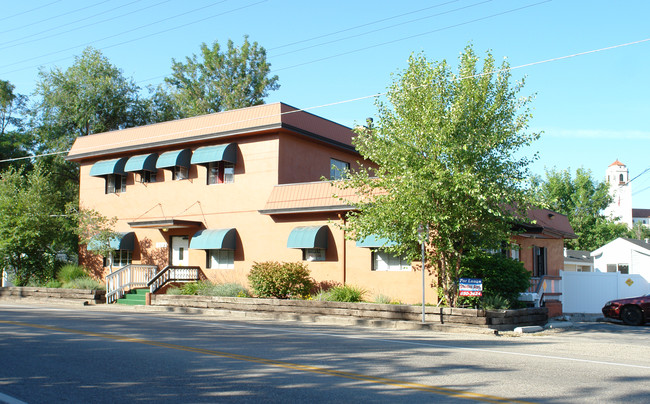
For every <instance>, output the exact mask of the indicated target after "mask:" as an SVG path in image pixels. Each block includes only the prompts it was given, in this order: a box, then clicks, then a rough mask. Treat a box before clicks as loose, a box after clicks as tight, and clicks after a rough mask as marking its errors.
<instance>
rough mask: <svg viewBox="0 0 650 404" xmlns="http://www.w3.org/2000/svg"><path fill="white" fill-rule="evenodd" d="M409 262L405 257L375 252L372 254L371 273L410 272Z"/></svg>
mask: <svg viewBox="0 0 650 404" xmlns="http://www.w3.org/2000/svg"><path fill="white" fill-rule="evenodd" d="M410 270H411V262H410V261H408V260H407V259H406V257H405V256H397V255H393V254H391V253H389V252H386V251H382V250H376V251H373V252H372V271H410Z"/></svg>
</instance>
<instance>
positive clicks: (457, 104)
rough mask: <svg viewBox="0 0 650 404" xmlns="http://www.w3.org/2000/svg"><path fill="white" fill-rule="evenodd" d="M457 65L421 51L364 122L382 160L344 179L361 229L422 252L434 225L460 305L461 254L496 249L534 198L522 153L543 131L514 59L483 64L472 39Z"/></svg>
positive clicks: (353, 221) (446, 276)
mask: <svg viewBox="0 0 650 404" xmlns="http://www.w3.org/2000/svg"><path fill="white" fill-rule="evenodd" d="M459 62H460V63H459V69H458V73H457V74H455V73H454V72H453V71H452V69H451V68H450V67H449V66H448V64H447V63H446V62H445V61H442V62H439V63H432V62H429V61H428V60H427V59H426V58H425V56H424V55H422V54H419V55H412V56H411V57H410V58H409V66H408V68H407V69H406V70H405V71H402V72H400V73H399V74H397V75H395V76H394V81H393V84H392V85H391V86H390V88H389V90H388V92H387V99H388V102H382V101H378V102H377V109H378V111H377V116H378V121H377V123H376V126H374V127H370V128H365V129H362V130H359V131H358V136H357V137H356V139H355V146H356V147H357V149H358V150H359V152H360V153H361V154H362V155H363V157H364V158H366V159H368V160H370V161H372V162H373V163H376V164H377V166H378V168H376V169H373V168H368V167H366V168H362V169H361V170H359V171H358V172H356V173H352V174H351V175H350V180H349V181H345V182H343V183H342V185H341V186H343V187H346V188H354V189H356V190H357V192H358V193H359V194H360V195H361V199H362V201H361V202H360V203H356V205H357V207H358V210H357V211H356V212H352V213H350V215H349V220H348V222H347V227H348V228H349V230H350V231H351V233H352V234H353V235H354V237H356V238H357V239H359V238H365V237H367V236H369V235H372V234H374V235H378V236H380V237H385V238H388V239H390V240H393V241H395V242H397V243H398V244H397V245H396V246H394V247H390V248H389V250H390V251H392V252H394V253H396V254H403V253H407V254H409V255H410V257H411V258H415V259H416V258H417V256H418V253H417V252H418V249H417V246H418V245H419V242H420V238H419V235H418V228H419V227H421V228H426V229H428V235H427V237H426V242H427V244H428V249H427V260H428V262H431V263H432V270H434V271H435V273H436V274H437V276H438V284H439V286H440V287H442V289H443V291H444V295H445V297H446V299H447V300H448V302H449V303H450V304H451V305H455V302H456V297H457V281H458V276H459V269H460V263H461V257H462V256H463V255H464V254H465V253H466V252H467V251H468V249H470V248H471V247H486V248H494V247H496V246H498V245H499V243H500V242H502V241H504V240H507V239H508V238H509V236H510V229H511V225H512V221H513V220H515V216H516V214H517V212H516V211H517V209H516V208H517V207H522V208H523V207H525V206H526V197H525V195H526V193H525V190H524V187H523V183H524V181H525V179H526V178H527V175H528V168H527V167H528V164H529V162H530V161H531V159H530V158H527V157H515V155H514V154H515V152H516V151H518V150H519V149H520V148H522V147H524V146H527V145H529V144H530V143H531V142H532V141H534V140H535V139H537V138H538V134H534V133H527V132H526V128H527V122H528V119H529V117H530V114H529V110H528V107H527V105H528V103H529V102H530V100H531V98H530V97H522V98H518V96H517V94H518V93H519V91H520V90H521V89H522V86H523V81H521V82H517V83H515V84H514V85H511V83H510V73H509V71H508V70H506V69H507V67H508V65H507V63H505V62H504V63H503V64H502V65H501V68H498V67H497V66H496V65H495V62H494V58H493V56H492V55H491V54H490V53H489V52H488V53H487V54H486V57H485V58H484V62H483V67H482V68H481V67H479V57H478V56H477V55H476V54H475V52H474V50H473V49H472V47H471V46H468V47H467V48H466V49H465V51H464V52H463V53H462V54H461V56H460V59H459Z"/></svg>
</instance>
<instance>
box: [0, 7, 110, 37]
mask: <svg viewBox="0 0 650 404" xmlns="http://www.w3.org/2000/svg"><path fill="white" fill-rule="evenodd" d="M110 1H111V0H103V1H100V2H99V3H95V4H91V5H89V6H86V7H82V8H77V9H74V10H71V11H66V12H65V13H62V14H58V15H53V16H49V17H47V18H44V19H42V20H39V21H32V22H30V23H28V24H21V25H20V26H19V27H16V28H10V29H8V30H6V31H0V34H6V33H7V32H11V31H16V30H21V29H23V28H27V27H31V26H33V25H37V24H41V23H44V22H46V21H51V20H54V19H57V18H59V17H64V16H66V15H70V14H74V13H77V12H79V11H83V10H87V9H89V8H93V7H96V6H98V5H100V4H104V3H108V2H110Z"/></svg>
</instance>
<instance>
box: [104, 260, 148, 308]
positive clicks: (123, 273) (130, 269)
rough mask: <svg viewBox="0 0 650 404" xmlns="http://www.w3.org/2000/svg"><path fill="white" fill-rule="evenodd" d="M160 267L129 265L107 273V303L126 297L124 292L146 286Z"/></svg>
mask: <svg viewBox="0 0 650 404" xmlns="http://www.w3.org/2000/svg"><path fill="white" fill-rule="evenodd" d="M157 269H158V267H157V266H155V265H134V264H131V265H127V266H125V267H122V268H120V269H118V270H117V271H115V272H113V273H110V274H108V275H106V303H113V302H115V301H116V300H117V299H120V298H122V297H124V292H125V291H127V290H130V289H134V288H137V287H141V288H143V287H146V286H147V283H148V282H149V280H150V279H151V278H152V277H153V276H154V274H155V273H156V270H157Z"/></svg>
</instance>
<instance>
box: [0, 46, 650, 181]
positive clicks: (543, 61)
mask: <svg viewBox="0 0 650 404" xmlns="http://www.w3.org/2000/svg"><path fill="white" fill-rule="evenodd" d="M645 42H650V38H645V39H640V40H637V41H632V42H627V43H622V44H618V45H612V46H607V47H603V48H598V49H592V50H589V51H584V52H578V53H573V54H570V55H565V56H558V57H554V58H550V59H545V60H540V61H536V62H530V63H525V64H521V65H517V66H511V67H506V68H503V69H496V70H494V71H490V72H481V73H477V74H474V75H471V76H461V77H458V78H457V80H467V79H471V78H477V77H482V76H486V75H492V74H499V73H504V72H508V71H512V70H517V69H522V68H526V67H530V66H536V65H540V64H545V63H552V62H557V61H561V60H566V59H570V58H575V57H579V56H585V55H589V54H593V53H597V52H604V51H609V50H613V49H618V48H622V47H626V46H633V45H639V44H642V43H645ZM429 85H431V84H430V83H425V84H422V85H421V86H417V87H414V88H419V87H425V86H429ZM386 94H387V92H380V93H375V94H371V95H365V96H361V97H356V98H351V99H347V100H341V101H336V102H331V103H327V104H321V105H317V106H312V107H308V108H299V109H295V110H292V111H286V112H281V113H278V114H271V115H267V116H262V117H255V118H248V119H243V120H240V121H235V122H228V123H225V124H219V125H210V126H205V127H201V128H192V129H189V130H186V131H178V132H175V133H165V134H163V135H155V136H149V137H146V138H138V140H139V141H142V140H151V139H156V138H159V137H166V136H170V135H179V134H183V133H185V132H194V131H198V130H204V129H217V128H219V127H221V126H225V125H233V124H237V123H245V122H250V121H253V120H260V119H268V118H273V117H277V116H283V115H288V114H294V113H298V112H308V111H311V110H314V109H320V108H325V107H331V106H335V105H341V104H346V103H350V102H356V101H361V100H365V99H370V98H376V97H380V96H383V95H386ZM90 136H92V135H90ZM127 142H129V141H123V142H114V143H107V144H105V145H104V146H119V145H120V144H123V143H127ZM81 150H83V149H81ZM68 152H70V149H69V150H66V151H60V152H51V153H46V154H41V155H35V156H27V157H16V158H10V159H4V160H0V163H4V162H11V161H18V160H26V159H33V158H38V157H45V156H51V155H58V154H64V153H68ZM648 170H650V168H648V169H647V170H646V171H648ZM644 172H645V171H644ZM640 175H641V174H639V176H640ZM637 177H638V176H637ZM635 178H636V177H635Z"/></svg>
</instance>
